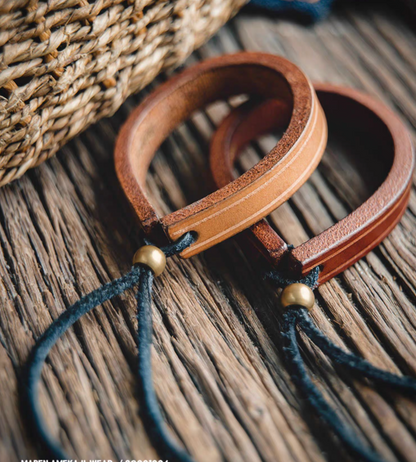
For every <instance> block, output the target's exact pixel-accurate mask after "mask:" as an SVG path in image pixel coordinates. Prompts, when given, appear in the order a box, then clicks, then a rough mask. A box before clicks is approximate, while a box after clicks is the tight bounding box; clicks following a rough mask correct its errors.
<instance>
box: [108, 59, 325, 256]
mask: <svg viewBox="0 0 416 462" xmlns="http://www.w3.org/2000/svg"><path fill="white" fill-rule="evenodd" d="M243 93H246V94H249V95H256V96H260V97H262V98H268V99H270V98H273V99H276V100H279V101H281V103H282V104H283V105H285V107H287V108H288V113H290V117H289V119H290V120H289V123H288V127H287V130H286V131H285V134H284V135H283V137H282V139H281V140H280V141H279V143H278V144H277V145H276V146H275V148H273V149H272V150H271V151H270V153H269V154H268V155H267V156H265V157H264V159H262V160H261V161H260V162H259V163H258V164H257V165H256V166H254V167H253V168H252V169H250V170H249V171H248V172H246V173H245V174H244V175H242V176H241V177H239V178H238V179H236V180H234V181H231V182H230V183H227V184H224V185H222V187H221V188H220V189H219V190H218V191H215V192H214V193H212V194H210V195H209V196H207V197H205V198H203V199H201V200H200V201H198V202H195V203H193V204H191V205H189V206H188V207H185V208H183V209H181V210H178V211H176V212H173V213H171V214H169V215H166V216H165V217H162V218H159V217H158V216H157V214H156V212H155V210H154V208H153V207H152V205H151V204H150V203H149V201H148V200H147V198H146V195H145V178H146V173H147V170H148V167H149V164H150V162H151V160H152V158H153V156H154V154H155V152H156V150H157V148H158V147H159V145H160V144H161V143H162V141H163V140H164V139H165V138H166V137H167V136H168V135H169V133H170V132H171V131H172V130H173V129H174V128H175V127H176V126H177V125H178V124H179V123H181V122H182V121H183V120H185V119H186V118H188V117H189V116H190V114H191V113H192V112H194V111H195V110H196V109H199V108H202V107H204V106H205V105H207V104H208V103H210V102H213V101H215V100H218V99H224V98H228V97H230V96H233V95H237V94H243ZM326 140H327V126H326V121H325V116H324V113H323V111H322V108H321V106H320V104H319V101H318V99H317V97H316V94H315V91H314V89H313V87H312V85H311V84H310V82H309V81H308V79H307V78H306V77H305V75H304V74H303V73H302V72H301V71H300V70H299V69H298V68H297V67H296V66H295V65H294V64H292V63H290V62H289V61H287V60H286V59H284V58H281V57H278V56H273V55H268V54H264V53H238V54H235V55H226V56H222V57H220V58H215V59H211V60H208V61H205V62H202V63H200V64H198V65H196V66H194V67H192V68H190V69H188V70H186V71H184V72H183V73H181V74H179V75H178V76H176V77H174V78H173V79H170V80H169V81H168V82H166V83H165V84H163V85H161V86H160V87H159V88H158V89H157V90H156V91H155V92H154V93H152V94H151V95H150V96H149V97H148V98H146V99H145V101H143V103H142V104H141V105H140V106H139V107H138V108H137V109H136V110H135V111H133V113H132V114H131V115H130V117H129V118H128V120H127V122H126V123H125V124H124V126H123V127H122V129H121V131H120V134H119V136H118V139H117V143H116V147H115V162H116V171H117V175H118V177H119V180H120V182H121V185H122V187H123V189H124V191H125V193H126V196H127V198H128V199H129V201H130V203H131V204H132V206H133V208H134V210H135V211H136V213H137V215H138V217H139V220H140V222H141V224H142V227H143V230H144V231H145V233H147V234H150V233H155V232H156V231H157V229H162V230H163V231H164V233H165V234H166V235H168V236H169V237H170V238H171V239H172V240H176V239H178V238H179V237H180V236H181V235H183V234H185V233H186V232H189V231H194V232H196V233H197V236H198V237H197V240H196V242H195V243H194V244H192V245H191V246H190V247H188V248H187V249H186V250H185V251H183V252H182V254H181V256H182V257H190V256H192V255H195V254H197V253H199V252H201V251H203V250H205V249H207V248H209V247H211V246H213V245H215V244H217V243H218V242H221V241H223V240H225V239H227V238H228V237H231V236H233V235H235V234H237V233H239V232H240V231H242V230H244V229H246V228H247V227H249V226H250V225H253V224H254V223H256V222H257V221H259V220H260V219H262V218H263V217H265V216H267V215H268V214H269V213H270V212H271V211H272V210H274V209H275V208H276V207H278V206H279V205H280V204H282V203H283V202H285V201H286V200H287V199H288V198H289V197H290V196H291V195H292V194H293V193H294V192H295V191H296V190H297V189H298V188H299V187H300V186H301V185H302V184H303V183H304V182H305V181H306V180H307V179H308V177H309V176H310V174H311V173H312V172H313V171H314V169H315V168H316V166H317V165H318V163H319V161H320V159H321V157H322V154H323V152H324V149H325V146H326Z"/></svg>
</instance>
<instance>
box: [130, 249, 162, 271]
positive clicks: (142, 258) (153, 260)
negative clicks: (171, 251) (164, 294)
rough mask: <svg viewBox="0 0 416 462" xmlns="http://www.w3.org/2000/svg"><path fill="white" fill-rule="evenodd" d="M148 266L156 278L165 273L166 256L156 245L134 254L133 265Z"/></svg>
mask: <svg viewBox="0 0 416 462" xmlns="http://www.w3.org/2000/svg"><path fill="white" fill-rule="evenodd" d="M136 264H141V265H146V266H147V267H149V268H150V269H151V270H152V271H153V274H154V275H155V277H157V276H159V275H160V274H162V273H163V270H164V269H165V266H166V255H165V254H164V253H163V252H162V251H161V250H160V249H159V247H155V246H154V245H144V246H143V247H140V249H139V250H138V251H137V252H136V253H135V254H134V257H133V265H136Z"/></svg>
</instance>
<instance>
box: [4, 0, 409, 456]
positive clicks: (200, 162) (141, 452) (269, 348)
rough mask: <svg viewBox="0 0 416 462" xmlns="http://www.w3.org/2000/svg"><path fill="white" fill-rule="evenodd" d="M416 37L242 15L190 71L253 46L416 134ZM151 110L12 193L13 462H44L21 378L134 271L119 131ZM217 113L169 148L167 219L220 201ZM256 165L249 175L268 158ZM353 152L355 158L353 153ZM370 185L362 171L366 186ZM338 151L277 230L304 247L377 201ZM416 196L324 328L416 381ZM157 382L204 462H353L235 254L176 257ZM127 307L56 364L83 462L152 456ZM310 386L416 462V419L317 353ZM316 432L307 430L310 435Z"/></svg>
mask: <svg viewBox="0 0 416 462" xmlns="http://www.w3.org/2000/svg"><path fill="white" fill-rule="evenodd" d="M415 46H416V36H415V35H414V33H413V32H412V31H411V29H410V28H409V26H408V23H407V22H406V21H405V20H404V18H402V17H400V15H399V13H397V12H395V11H393V10H391V9H389V10H385V9H381V8H380V9H379V8H376V6H375V5H374V4H373V5H372V6H371V8H370V7H367V8H365V7H363V9H361V10H358V11H357V10H353V9H352V8H351V9H349V8H348V7H345V9H342V10H338V11H337V12H336V13H334V14H332V15H331V17H330V18H329V19H327V20H325V21H323V22H321V23H319V24H317V25H314V26H311V27H304V26H301V25H299V24H295V23H291V22H288V21H285V20H279V19H277V18H267V17H266V16H264V15H263V16H262V15H260V14H257V13H256V14H254V13H253V12H245V13H243V14H240V15H238V16H237V17H236V18H235V19H234V20H233V21H232V22H231V24H230V25H229V26H227V27H225V28H223V29H222V30H221V32H220V33H218V34H217V36H216V37H215V38H214V39H212V40H211V41H210V42H209V43H208V44H207V45H205V46H204V47H202V48H201V49H200V50H199V51H198V52H197V53H195V54H194V55H193V57H192V58H191V59H190V60H189V61H188V63H189V64H191V63H192V62H195V61H197V60H199V59H202V58H206V57H208V56H212V55H215V54H220V53H229V52H233V51H236V50H238V49H241V48H245V49H251V50H263V51H267V52H271V53H277V54H282V55H284V56H287V57H288V58H289V59H291V60H293V61H294V62H296V63H297V64H299V65H300V66H301V67H302V68H303V70H304V71H305V72H306V73H307V74H308V75H309V76H310V77H311V78H312V79H314V80H323V81H328V82H333V83H339V84H348V85H352V86H355V87H357V88H361V89H364V90H365V91H367V92H368V93H370V94H373V95H375V96H377V97H379V98H381V99H383V100H384V101H385V102H386V103H387V104H389V105H390V106H392V107H394V108H395V109H396V110H397V111H398V112H399V113H400V114H401V115H402V116H403V118H404V119H405V120H406V121H407V122H408V125H409V127H410V128H411V129H412V130H413V134H414V128H415V127H416V105H415V94H416V81H415V79H414V75H415V72H416V54H415V51H414V50H415ZM139 99H140V97H137V98H132V99H130V100H129V101H128V102H127V103H126V104H124V106H123V107H122V109H121V110H120V111H119V112H118V113H117V115H116V116H114V117H113V118H111V119H109V120H106V121H103V122H101V123H99V124H98V125H96V126H94V127H92V128H90V129H89V130H88V131H87V132H86V133H84V134H83V135H82V136H80V137H79V138H78V139H77V140H75V141H74V142H72V143H71V144H70V145H69V146H68V147H66V148H65V149H64V150H63V152H61V153H60V155H59V156H58V157H57V158H55V159H52V160H51V161H49V162H47V163H46V164H44V165H42V166H41V167H39V168H38V169H36V170H35V171H33V172H30V173H28V174H27V175H26V176H25V177H24V178H23V179H22V180H21V181H19V182H18V183H15V184H12V185H11V186H8V187H5V188H3V189H2V190H1V191H0V206H1V207H0V242H1V248H0V265H1V272H0V276H1V285H0V298H1V316H0V339H1V343H0V364H1V366H0V390H1V393H0V435H1V442H0V460H1V461H6V460H7V461H15V460H20V459H26V458H35V456H36V455H37V453H36V450H35V448H34V446H33V444H32V442H31V441H30V440H29V437H28V435H27V433H26V432H25V430H24V425H23V423H22V419H21V416H20V414H19V409H18V404H17V383H18V381H19V368H20V366H21V365H22V363H23V362H24V361H25V359H26V358H27V355H28V352H29V349H30V347H31V346H32V345H33V343H34V340H35V338H37V337H38V336H39V335H40V334H41V333H42V332H43V331H44V330H45V329H46V327H47V326H48V325H49V324H50V322H51V321H52V319H53V318H55V317H56V316H57V315H58V314H59V313H61V312H62V311H63V310H65V308H66V307H68V306H69V305H70V304H71V303H73V302H74V301H76V300H77V299H78V298H79V297H80V296H81V295H82V294H85V293H87V292H89V291H91V290H92V289H94V288H96V287H98V286H99V285H100V284H101V283H103V282H106V281H109V280H110V279H112V278H114V277H117V276H119V275H120V274H122V273H124V272H125V271H127V270H128V268H129V266H130V261H131V256H132V254H133V252H134V251H135V250H136V248H137V247H138V246H139V239H138V236H137V228H136V226H135V224H134V220H133V217H132V214H131V212H130V210H129V209H128V207H127V205H126V201H125V199H124V197H123V195H122V193H121V191H120V189H119V187H118V184H117V180H116V177H115V174H114V168H113V160H112V149H113V145H114V140H115V136H116V133H117V130H118V128H119V127H120V124H121V123H122V121H123V120H125V118H126V116H127V114H128V112H129V111H130V110H131V109H132V107H133V106H134V105H135V104H136V103H137V101H138V100H139ZM226 111H227V107H226V105H225V104H217V105H215V106H214V107H211V108H210V109H209V110H207V111H206V112H204V113H201V114H198V115H196V116H194V117H193V118H192V120H190V121H189V123H187V124H186V125H184V126H183V127H181V128H180V129H179V130H177V131H176V132H175V133H174V134H173V136H171V137H170V138H169V140H168V141H167V142H166V143H165V144H164V145H163V147H162V149H161V150H160V153H159V154H158V156H157V158H156V160H155V162H154V163H153V164H152V168H151V175H150V176H149V189H150V192H151V193H150V194H151V196H152V198H153V200H154V202H156V203H157V204H158V206H159V209H160V210H161V211H162V212H165V211H168V210H172V209H176V208H179V207H181V206H183V205H185V204H186V203H189V202H191V201H193V200H195V199H197V198H199V197H202V196H203V195H205V194H206V193H207V192H209V191H210V184H211V183H210V180H209V174H208V169H207V164H208V163H207V151H208V143H209V137H210V135H211V134H212V131H213V129H214V127H215V124H217V123H218V121H219V120H221V118H222V117H223V115H224V114H225V113H226ZM272 141H273V138H272V137H271V136H270V137H267V138H266V139H264V140H262V141H261V142H260V143H258V144H257V145H256V146H253V147H251V148H249V149H247V153H246V154H245V157H244V159H243V160H242V161H241V162H240V163H239V164H238V166H237V167H238V169H240V171H242V169H244V168H247V167H248V166H250V165H252V164H253V163H254V162H256V160H257V159H258V156H259V155H261V154H262V153H264V152H266V150H267V147H268V146H269V145H270V143H271V142H272ZM341 144H342V143H341ZM361 173H363V172H362V171H361ZM371 176H372V175H368V173H367V175H365V174H359V173H357V171H356V170H355V169H354V168H353V167H352V165H351V162H350V161H349V160H348V158H347V157H345V156H344V155H343V150H342V149H340V146H339V145H334V143H332V144H331V145H330V147H329V149H328V152H327V154H326V155H325V158H324V161H323V162H322V165H321V166H320V167H319V169H318V171H317V172H316V173H314V175H313V176H312V178H311V179H310V181H308V183H307V184H306V185H305V186H304V187H303V188H302V189H301V190H300V191H299V192H298V193H297V194H296V195H295V197H294V198H293V199H292V200H291V201H290V202H289V203H288V204H285V205H284V206H282V207H281V208H280V209H279V210H278V211H276V212H275V213H274V214H273V216H272V221H273V223H274V224H275V225H276V227H277V228H278V229H279V231H280V232H281V233H282V235H283V236H284V237H285V238H286V239H287V240H288V241H289V242H292V243H294V244H296V243H299V242H302V241H303V240H305V239H306V238H308V236H311V235H313V234H315V233H317V232H319V231H321V230H322V229H325V228H326V227H327V226H329V225H330V224H331V223H333V222H334V221H335V220H337V219H339V218H340V217H342V216H344V215H345V214H346V213H347V212H348V210H351V209H352V208H353V207H354V206H356V205H357V204H359V202H360V201H361V200H362V199H363V198H365V197H366V196H367V195H368V194H369V193H370V192H371V182H368V181H365V180H366V179H367V178H368V177H370V178H371ZM415 214H416V198H415V195H414V193H413V194H412V196H411V201H410V206H409V209H408V211H407V212H406V214H405V216H404V218H403V220H402V222H401V223H400V225H399V226H398V227H397V228H396V229H395V230H394V232H393V233H392V234H391V236H390V237H389V238H388V239H386V240H385V242H384V243H383V244H382V245H381V246H380V247H379V248H378V249H376V251H374V252H372V253H371V254H370V255H369V256H368V257H367V258H365V259H363V260H362V261H360V262H359V263H357V264H356V265H354V267H353V268H351V269H350V270H348V271H346V272H345V273H343V274H342V275H341V276H340V277H339V278H337V279H334V280H332V281H330V282H329V283H327V284H325V285H324V286H323V287H321V288H320V289H319V291H318V292H319V293H318V304H319V306H318V307H316V309H315V310H314V312H313V317H314V319H315V321H316V323H317V324H318V325H319V326H320V328H321V329H322V330H323V331H325V333H326V334H327V335H328V336H330V337H331V338H332V339H333V340H334V341H335V342H337V343H338V344H339V345H341V346H344V347H345V348H349V349H351V350H353V351H356V352H358V353H359V354H361V355H362V356H364V357H365V358H367V359H368V360H370V361H371V362H373V363H374V364H376V365H378V366H380V367H383V368H385V369H387V370H390V371H394V372H403V373H409V374H413V375H416V333H415V332H416V314H415V308H414V306H415V297H416V274H415V271H414V268H415V266H416V252H415V241H416V218H415ZM154 301H155V304H154V318H155V320H154V323H155V326H154V351H153V364H154V377H155V385H156V388H157V393H158V396H159V399H160V403H161V406H162V408H163V411H164V412H165V414H166V418H167V421H168V423H169V427H170V428H171V430H172V432H174V434H175V435H177V437H178V438H179V439H180V440H181V441H182V442H183V443H184V444H185V445H186V447H187V448H188V450H189V451H190V452H191V453H192V454H193V455H194V456H195V458H196V459H197V460H198V461H201V462H202V461H206V462H214V461H220V460H228V461H233V462H236V461H247V462H248V461H250V462H254V461H268V462H269V461H270V462H272V461H285V462H291V461H302V462H303V461H313V462H318V461H323V460H325V458H326V457H327V458H334V459H335V458H336V459H337V460H349V459H348V457H347V455H346V453H345V451H344V450H343V448H342V446H341V445H340V444H339V443H337V441H336V439H335V438H333V437H331V436H329V435H328V433H327V431H326V429H325V428H324V427H323V426H321V425H320V424H319V422H317V421H316V419H314V418H313V416H311V413H310V411H309V410H308V408H306V407H305V406H304V403H303V402H302V400H301V399H300V398H299V395H298V393H297V392H296V390H295V388H294V386H293V384H292V383H291V381H290V377H289V375H288V373H287V372H286V369H285V366H284V364H283V363H282V346H281V339H280V336H279V329H280V322H281V317H280V314H279V311H278V309H277V294H276V290H275V288H274V287H273V286H272V285H271V284H270V283H268V282H267V281H264V280H263V278H262V276H261V274H258V273H257V272H255V271H254V270H253V268H252V266H251V265H250V262H249V261H247V260H246V259H245V257H244V254H243V253H242V252H241V250H240V249H239V248H238V246H237V244H236V243H235V242H233V241H230V242H226V243H224V244H222V245H220V246H218V247H217V248H214V249H212V250H210V251H208V252H206V253H205V254H204V255H202V256H199V257H195V258H192V259H191V260H188V261H179V260H178V259H173V260H171V261H170V263H169V264H168V271H166V273H165V274H164V275H163V276H162V277H160V278H159V279H158V280H157V282H156V285H155V297H154ZM135 326H136V321H135V305H134V298H133V295H132V293H128V294H126V295H125V296H123V297H120V298H119V299H117V300H114V301H113V302H112V303H106V304H105V305H104V306H103V307H99V308H98V309H96V310H95V311H94V312H93V313H92V314H90V315H88V316H85V317H84V319H82V320H81V321H80V322H79V323H78V324H77V325H76V327H75V329H74V330H72V331H71V332H70V333H68V335H66V336H65V338H64V339H62V340H61V341H60V342H59V343H58V345H57V347H56V348H54V350H53V352H52V354H51V356H50V360H49V361H48V364H47V366H46V367H45V370H44V375H43V377H44V381H43V385H42V395H41V397H42V404H43V408H44V412H45V413H46V414H47V415H48V420H49V423H50V426H51V428H52V430H53V433H54V434H55V435H56V437H58V438H60V439H61V441H62V443H63V444H64V446H65V448H66V449H67V451H68V453H69V454H71V455H73V456H74V457H75V456H77V457H78V458H79V459H80V458H81V457H82V458H94V459H99V458H101V459H113V460H118V459H121V458H135V459H149V458H156V452H155V451H154V449H153V448H152V447H151V445H150V444H149V441H148V439H147V437H146V434H145V432H144V429H143V426H142V423H141V421H140V419H139V417H138V403H137V401H136V396H135V379H134V371H135V367H136V352H135V343H134V330H135ZM304 351H305V354H306V356H307V359H308V365H309V367H310V373H311V374H312V375H313V377H314V379H315V380H316V383H317V384H318V385H319V387H320V388H321V390H322V391H323V392H324V393H325V396H326V398H327V399H328V400H329V401H330V402H331V403H332V404H333V405H334V406H337V407H338V409H339V412H341V413H342V415H343V417H344V418H345V419H346V420H347V421H348V422H349V423H350V424H351V425H353V426H354V428H355V430H356V431H357V434H358V435H359V437H360V438H363V439H364V440H365V441H367V442H368V443H369V444H371V445H373V446H374V447H376V448H377V449H378V450H379V451H380V452H381V453H382V454H383V456H384V457H385V459H386V460H388V461H396V460H400V461H409V462H410V461H414V460H415V454H416V439H415V435H416V404H415V403H414V402H412V401H410V400H409V399H408V398H403V397H400V396H398V395H396V394H394V393H392V392H389V391H386V390H385V391H383V392H380V393H378V392H376V391H374V390H373V389H372V388H371V387H369V386H368V385H366V384H363V383H360V382H357V381H355V380H352V379H351V377H350V376H349V375H348V374H345V373H342V371H339V370H336V369H334V368H333V367H332V365H331V364H330V363H329V362H328V361H327V360H326V359H325V358H323V357H322V355H321V354H320V353H319V351H317V350H316V349H315V348H313V347H310V345H308V344H306V345H305V348H304ZM311 429H312V431H311Z"/></svg>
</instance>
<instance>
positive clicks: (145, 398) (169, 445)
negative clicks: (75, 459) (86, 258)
mask: <svg viewBox="0 0 416 462" xmlns="http://www.w3.org/2000/svg"><path fill="white" fill-rule="evenodd" d="M194 240H195V239H194V237H193V235H192V234H191V233H187V234H185V235H184V236H182V237H181V238H180V239H178V240H177V241H176V242H174V243H173V244H171V245H168V246H166V247H163V248H161V250H162V251H163V252H164V253H165V255H166V256H167V257H170V256H173V255H176V254H178V253H180V252H182V251H183V250H184V249H186V248H187V247H189V245H191V244H192V243H193V242H194ZM152 284H153V273H152V271H151V270H150V269H148V268H147V267H144V266H139V265H135V266H133V268H132V269H131V271H130V272H129V273H127V274H126V275H124V276H122V277H121V278H119V279H115V280H114V281H112V282H109V283H107V284H105V285H103V286H101V287H100V288H98V289H96V290H94V291H93V292H91V293H90V294H88V295H86V296H84V297H82V298H81V299H80V300H78V301H77V302H76V303H75V304H74V305H72V306H71V307H70V308H68V309H67V310H66V311H65V312H64V313H62V314H61V315H60V316H59V317H58V318H57V319H56V320H55V321H54V322H53V323H52V324H51V325H50V326H49V328H48V329H47V330H46V331H45V333H44V334H43V335H42V336H41V337H40V338H39V339H38V340H37V342H36V344H35V346H34V347H33V349H32V351H31V354H30V357H29V360H28V363H27V365H26V369H25V377H24V385H23V387H22V401H23V402H22V404H23V406H24V410H25V413H26V415H27V419H28V423H29V425H30V430H31V434H32V435H33V438H34V440H36V441H38V442H39V443H40V445H41V447H42V451H43V455H44V456H45V457H49V458H51V459H55V460H68V459H70V458H69V457H68V456H67V455H66V454H65V451H64V449H63V448H62V447H61V446H60V445H59V444H58V442H57V441H55V439H54V438H53V437H52V436H51V434H50V433H49V430H48V428H47V426H46V424H45V421H44V419H43V416H42V412H41V409H40V405H39V396H38V395H39V381H40V378H41V373H42V367H43V364H44V362H45V360H46V358H47V356H48V354H49V352H50V350H51V348H52V347H53V346H54V345H55V343H56V342H57V341H58V340H59V338H60V337H61V336H62V335H63V334H64V333H65V332H66V331H67V330H68V329H69V327H71V326H72V325H73V324H74V323H75V322H76V321H78V320H79V319H80V318H81V317H82V316H83V315H84V314H86V313H88V312H89V311H91V310H92V309H93V308H95V307H97V306H99V305H101V304H102V303H104V302H105V301H107V300H110V299H112V298H113V297H115V296H116V295H120V294H122V293H123V292H124V291H126V290H127V289H130V288H132V287H134V286H138V287H139V290H138V292H137V295H136V299H137V308H138V313H137V318H138V332H137V346H138V359H139V365H138V385H139V395H140V398H141V401H140V409H141V413H142V415H143V421H144V424H145V426H146V429H147V431H148V434H149V437H150V439H151V441H152V443H153V444H154V446H155V447H156V448H157V451H158V453H159V456H160V458H162V459H165V460H169V462H193V459H192V458H191V456H189V455H188V454H187V453H186V451H185V450H184V449H182V448H180V447H179V446H178V445H177V444H176V443H175V441H174V440H173V439H172V438H171V436H170V434H169V432H168V430H167V429H166V426H165V424H164V421H163V417H162V414H161V411H160V408H159V405H158V402H157V398H156V393H155V390H154V388H153V382H152V372H151V345H152V310H151V302H152V295H151V294H152Z"/></svg>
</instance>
